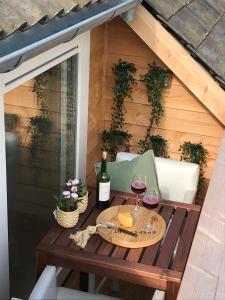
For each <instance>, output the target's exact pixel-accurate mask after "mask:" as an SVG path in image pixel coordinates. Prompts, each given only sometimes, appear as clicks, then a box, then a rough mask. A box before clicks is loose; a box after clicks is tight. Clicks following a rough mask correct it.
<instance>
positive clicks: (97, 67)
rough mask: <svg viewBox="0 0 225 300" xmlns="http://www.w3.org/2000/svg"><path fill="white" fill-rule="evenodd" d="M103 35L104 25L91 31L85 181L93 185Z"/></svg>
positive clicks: (101, 115)
mask: <svg viewBox="0 0 225 300" xmlns="http://www.w3.org/2000/svg"><path fill="white" fill-rule="evenodd" d="M104 35H105V26H104V25H102V26H99V27H97V28H96V29H94V30H92V32H91V53H90V83H89V109H88V153H87V183H88V184H89V185H95V172H94V164H95V163H96V162H97V161H99V160H100V158H101V133H102V131H103V130H104V107H103V104H104V102H103V101H102V99H103V95H102V91H103V86H104V78H105V76H104V73H103V72H104V69H103V66H104V47H105V45H104V40H105V39H104Z"/></svg>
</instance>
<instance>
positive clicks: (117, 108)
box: [111, 59, 137, 130]
mask: <svg viewBox="0 0 225 300" xmlns="http://www.w3.org/2000/svg"><path fill="white" fill-rule="evenodd" d="M112 72H113V74H114V76H115V77H116V80H115V86H114V87H113V88H112V91H113V93H114V95H115V96H114V97H113V106H112V125H111V130H122V128H123V125H124V116H125V113H126V108H125V105H124V100H125V99H126V98H128V99H131V100H132V95H131V93H132V91H133V86H134V85H135V84H136V83H137V80H136V79H135V78H134V76H133V75H134V73H135V72H136V67H135V65H134V64H133V63H128V62H126V61H122V60H121V59H119V61H118V63H117V64H115V65H114V66H113V67H112Z"/></svg>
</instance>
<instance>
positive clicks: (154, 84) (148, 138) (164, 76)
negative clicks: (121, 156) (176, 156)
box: [138, 64, 172, 157]
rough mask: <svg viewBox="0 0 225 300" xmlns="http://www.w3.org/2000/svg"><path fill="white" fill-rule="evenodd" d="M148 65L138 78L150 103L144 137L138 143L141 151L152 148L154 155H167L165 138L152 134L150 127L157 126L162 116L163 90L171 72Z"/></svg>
mask: <svg viewBox="0 0 225 300" xmlns="http://www.w3.org/2000/svg"><path fill="white" fill-rule="evenodd" d="M148 67H149V70H148V72H147V73H146V74H145V75H142V76H141V79H140V80H141V81H142V82H143V83H144V85H145V87H146V91H147V98H148V102H149V103H150V104H151V114H150V117H149V126H148V128H147V130H146V133H145V138H144V140H140V141H139V143H138V144H139V146H140V148H141V152H142V153H144V152H145V151H147V150H149V149H153V151H154V153H155V155H156V156H162V157H168V151H167V148H168V146H167V140H165V139H164V138H163V137H162V136H159V135H156V136H154V135H152V127H153V126H154V125H155V126H158V125H159V123H160V120H161V118H162V117H163V114H164V109H163V106H162V98H163V91H164V89H165V88H166V87H167V86H168V83H169V81H170V80H171V76H172V73H171V71H170V70H168V69H163V68H161V67H159V66H156V65H155V64H149V65H148ZM153 143H154V145H153ZM154 148H155V150H154Z"/></svg>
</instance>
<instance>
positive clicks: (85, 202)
mask: <svg viewBox="0 0 225 300" xmlns="http://www.w3.org/2000/svg"><path fill="white" fill-rule="evenodd" d="M78 200H81V201H80V202H78V203H77V210H78V211H79V213H80V214H82V213H83V212H85V210H86V209H87V206H88V192H87V194H86V195H85V196H83V197H80V198H78Z"/></svg>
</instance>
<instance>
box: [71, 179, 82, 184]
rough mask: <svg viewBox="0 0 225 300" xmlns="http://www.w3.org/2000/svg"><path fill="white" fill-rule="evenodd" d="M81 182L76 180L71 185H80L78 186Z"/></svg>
mask: <svg viewBox="0 0 225 300" xmlns="http://www.w3.org/2000/svg"><path fill="white" fill-rule="evenodd" d="M79 182H80V180H79V179H74V180H71V183H72V185H78V184H79Z"/></svg>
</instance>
